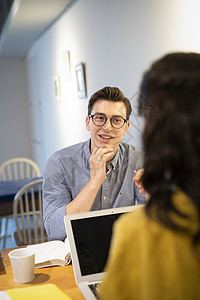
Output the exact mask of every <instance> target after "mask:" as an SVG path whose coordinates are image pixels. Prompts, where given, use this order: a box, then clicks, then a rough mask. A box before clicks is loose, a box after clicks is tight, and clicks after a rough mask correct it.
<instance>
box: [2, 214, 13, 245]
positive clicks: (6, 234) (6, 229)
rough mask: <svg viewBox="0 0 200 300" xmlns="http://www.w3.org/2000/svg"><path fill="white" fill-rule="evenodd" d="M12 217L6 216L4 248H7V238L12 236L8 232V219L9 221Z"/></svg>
mask: <svg viewBox="0 0 200 300" xmlns="http://www.w3.org/2000/svg"><path fill="white" fill-rule="evenodd" d="M10 217H12V216H6V217H5V231H4V235H3V237H2V238H3V249H5V248H6V239H7V238H8V237H11V234H8V221H9V219H10Z"/></svg>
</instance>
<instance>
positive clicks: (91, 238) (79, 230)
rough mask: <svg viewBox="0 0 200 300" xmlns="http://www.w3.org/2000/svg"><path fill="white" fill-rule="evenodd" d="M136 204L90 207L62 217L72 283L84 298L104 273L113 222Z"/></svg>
mask: <svg viewBox="0 0 200 300" xmlns="http://www.w3.org/2000/svg"><path fill="white" fill-rule="evenodd" d="M136 207H137V206H127V207H118V208H112V209H105V210H98V211H90V212H87V213H79V214H72V215H66V216H65V217H64V221H65V227H66V231H67V236H68V239H69V245H70V250H71V258H72V264H73V269H74V275H75V279H76V283H77V285H78V287H79V289H80V291H81V292H82V294H83V296H84V297H85V298H86V299H87V300H90V299H91V300H92V299H98V296H97V295H96V292H95V289H96V286H97V285H98V284H99V283H100V282H101V281H102V279H103V276H104V275H105V272H104V267H105V265H106V261H107V258H108V252H109V248H110V241H111V236H112V228H113V224H114V222H115V221H116V220H117V219H118V217H119V216H121V215H122V214H123V213H126V212H129V211H132V210H134V209H136Z"/></svg>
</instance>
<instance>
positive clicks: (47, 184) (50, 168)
mask: <svg viewBox="0 0 200 300" xmlns="http://www.w3.org/2000/svg"><path fill="white" fill-rule="evenodd" d="M112 155H113V152H112V149H94V151H93V153H92V155H91V157H90V178H89V181H88V183H87V184H86V185H85V187H84V188H83V189H82V190H81V191H80V192H79V193H78V195H77V196H76V197H75V198H74V199H73V198H72V194H73V193H72V190H71V189H70V187H71V188H73V182H68V181H67V180H68V177H67V175H66V174H65V171H64V169H63V167H62V165H61V164H60V163H59V160H58V159H56V160H54V159H50V160H49V161H48V162H47V165H46V167H45V170H44V183H43V215H44V225H45V229H46V231H47V234H48V237H49V239H50V240H54V239H59V240H64V239H65V237H66V231H65V226H64V221H63V219H64V216H65V215H66V214H72V213H79V212H86V211H89V210H90V209H91V206H92V204H93V202H94V200H95V197H96V195H97V192H98V190H99V188H100V186H101V185H102V183H103V182H104V180H105V174H106V163H107V160H108V159H110V157H112ZM80 176H81V173H80ZM75 180H76V178H73V181H75Z"/></svg>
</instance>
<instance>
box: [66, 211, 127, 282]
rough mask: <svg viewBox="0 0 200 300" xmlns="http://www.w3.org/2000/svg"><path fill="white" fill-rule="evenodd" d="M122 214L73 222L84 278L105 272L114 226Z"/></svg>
mask: <svg viewBox="0 0 200 300" xmlns="http://www.w3.org/2000/svg"><path fill="white" fill-rule="evenodd" d="M121 214H122V212H121V213H116V214H110V215H102V216H95V217H91V218H85V219H84V218H83V219H76V220H71V225H72V230H73V234H74V240H75V245H76V249H77V255H78V260H79V264H80V270H81V275H82V276H84V275H91V274H94V273H101V272H103V270H104V268H105V265H106V261H107V258H108V252H109V248H110V241H111V236H112V228H113V224H114V222H115V221H116V219H118V217H119V216H120V215H121Z"/></svg>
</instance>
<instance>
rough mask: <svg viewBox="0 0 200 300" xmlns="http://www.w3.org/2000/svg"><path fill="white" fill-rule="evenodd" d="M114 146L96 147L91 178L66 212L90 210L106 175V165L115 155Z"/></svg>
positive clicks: (91, 160)
mask: <svg viewBox="0 0 200 300" xmlns="http://www.w3.org/2000/svg"><path fill="white" fill-rule="evenodd" d="M113 155H114V153H113V149H112V148H94V150H93V152H92V154H91V157H90V179H89V181H88V183H87V184H86V185H85V187H84V188H83V189H82V190H81V191H80V193H79V194H78V195H77V197H76V198H74V199H73V200H72V201H71V202H70V203H68V204H67V205H66V214H73V213H79V212H86V211H90V209H91V207H92V204H93V202H94V200H95V198H96V195H97V193H98V190H99V188H100V187H101V185H102V184H103V182H104V180H105V176H106V165H107V162H108V161H110V160H111V159H112V157H113Z"/></svg>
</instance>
